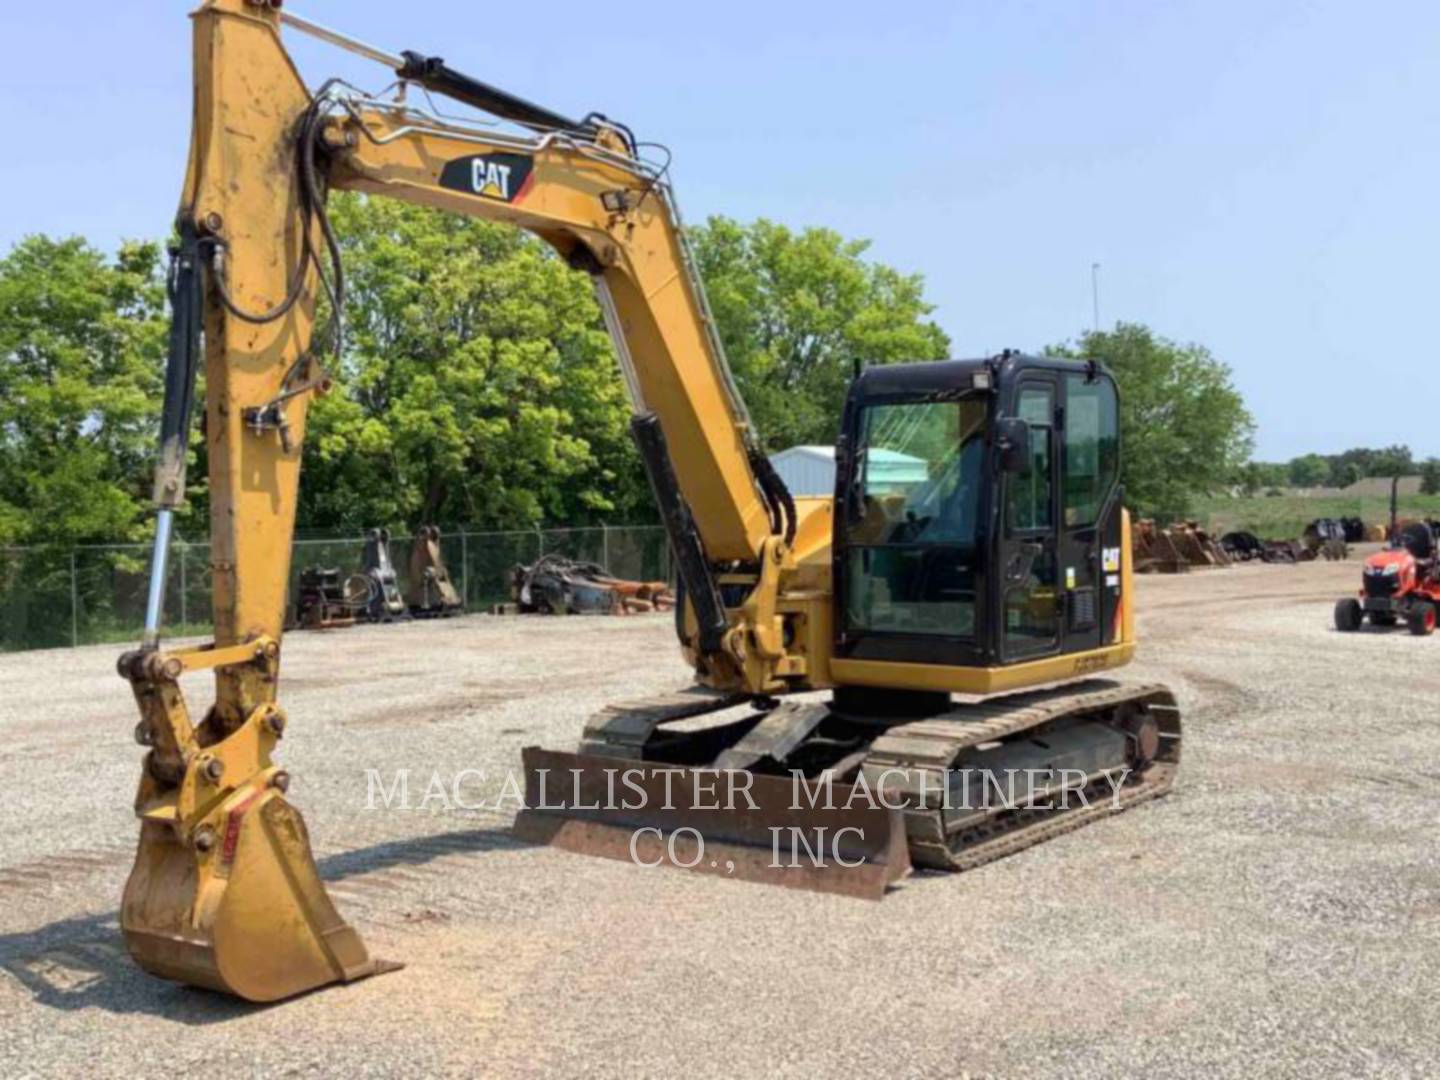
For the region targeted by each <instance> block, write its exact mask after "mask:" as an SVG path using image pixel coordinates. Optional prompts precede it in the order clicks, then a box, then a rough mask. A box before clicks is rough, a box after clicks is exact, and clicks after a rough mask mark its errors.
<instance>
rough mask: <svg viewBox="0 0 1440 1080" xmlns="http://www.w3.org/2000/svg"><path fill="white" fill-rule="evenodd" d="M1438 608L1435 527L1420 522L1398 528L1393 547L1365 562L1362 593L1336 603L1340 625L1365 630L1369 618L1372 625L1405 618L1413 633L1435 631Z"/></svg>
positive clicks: (1439, 583)
mask: <svg viewBox="0 0 1440 1080" xmlns="http://www.w3.org/2000/svg"><path fill="white" fill-rule="evenodd" d="M1437 609H1440V559H1437V558H1436V539H1435V530H1434V529H1433V528H1432V527H1431V526H1430V525H1429V524H1428V523H1426V522H1423V521H1417V522H1412V523H1411V524H1409V525H1406V526H1404V527H1403V528H1401V529H1399V530H1398V531H1397V530H1395V529H1393V528H1392V529H1391V533H1390V545H1389V546H1388V547H1387V548H1386V549H1385V550H1384V551H1377V552H1376V553H1375V554H1374V555H1371V556H1370V558H1368V559H1366V560H1365V571H1364V579H1363V585H1362V586H1361V589H1360V596H1359V597H1358V598H1356V597H1353V596H1347V597H1346V598H1345V599H1343V600H1340V601H1338V602H1336V604H1335V629H1337V630H1346V631H1350V630H1359V629H1360V625H1361V623H1363V622H1364V621H1365V620H1366V619H1367V618H1368V619H1369V620H1370V625H1371V626H1394V625H1395V624H1396V623H1397V622H1399V621H1401V620H1404V622H1405V624H1406V625H1407V626H1408V627H1409V628H1410V632H1411V633H1412V634H1433V633H1434V632H1435V620H1436V611H1437Z"/></svg>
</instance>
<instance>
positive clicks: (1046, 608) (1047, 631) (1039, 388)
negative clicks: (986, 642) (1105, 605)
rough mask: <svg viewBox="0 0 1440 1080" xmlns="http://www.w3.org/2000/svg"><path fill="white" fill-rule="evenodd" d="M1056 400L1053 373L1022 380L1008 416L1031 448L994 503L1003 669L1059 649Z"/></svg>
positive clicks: (1059, 604)
mask: <svg viewBox="0 0 1440 1080" xmlns="http://www.w3.org/2000/svg"><path fill="white" fill-rule="evenodd" d="M1057 394H1058V387H1057V384H1056V380H1055V375H1054V374H1053V373H1050V372H1036V373H1034V374H1027V375H1026V376H1024V378H1023V379H1021V381H1020V382H1019V384H1018V385H1017V387H1016V389H1015V400H1014V404H1013V406H1012V408H1011V410H1010V415H1012V416H1015V417H1018V418H1019V419H1021V420H1024V421H1025V422H1026V424H1027V425H1028V426H1029V435H1028V437H1029V440H1030V445H1029V448H1028V450H1029V452H1028V454H1027V456H1026V461H1025V465H1024V467H1023V468H1021V469H1019V470H1017V471H1014V472H1007V473H1005V474H1004V482H1003V487H1004V494H1003V496H1002V498H1001V501H1000V514H1001V520H1000V543H999V556H1000V557H999V560H998V562H997V567H996V570H997V573H996V580H997V586H996V587H997V591H998V593H999V603H998V605H997V607H996V610H998V611H999V612H1000V627H999V653H1000V660H1001V662H1002V663H1014V662H1016V661H1019V660H1030V659H1034V658H1036V657H1041V656H1049V655H1052V654H1054V653H1058V652H1059V651H1060V647H1061V604H1062V590H1061V584H1062V583H1061V579H1060V543H1059V540H1060V530H1059V519H1060V515H1059V501H1060V500H1059V483H1058V473H1059V449H1060V448H1059V445H1058V438H1057V435H1056V431H1055V415H1056V405H1057Z"/></svg>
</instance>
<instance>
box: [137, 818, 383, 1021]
mask: <svg viewBox="0 0 1440 1080" xmlns="http://www.w3.org/2000/svg"><path fill="white" fill-rule="evenodd" d="M221 821H222V822H223V827H222V831H221V833H220V835H219V836H218V837H213V836H212V837H211V840H210V841H208V843H210V844H212V845H213V846H211V847H210V848H209V850H207V851H203V852H201V851H198V850H197V849H195V848H193V847H191V846H187V845H185V844H182V843H180V842H179V841H178V840H177V839H176V838H175V833H174V830H173V829H171V828H170V826H169V825H167V824H162V823H159V822H153V821H146V822H145V823H144V824H143V825H142V826H141V838H140V851H139V855H138V856H137V858H136V860H135V867H134V869H133V870H132V871H131V874H130V879H129V881H128V882H127V883H126V886H125V897H124V901H123V905H122V908H121V917H120V923H121V929H122V931H123V932H124V935H125V944H126V947H127V948H128V949H129V951H130V954H131V956H133V957H134V958H135V961H136V963H138V964H139V965H140V966H141V967H143V968H144V969H145V970H146V971H149V972H151V973H152V974H154V975H158V976H160V977H162V978H166V979H175V980H178V981H180V982H184V983H189V984H192V985H195V986H203V987H207V988H209V989H211V990H220V991H224V992H226V993H230V994H234V995H236V996H238V997H241V998H245V999H246V1000H248V1001H255V1002H268V1001H278V1000H280V999H282V998H288V997H293V996H294V995H296V994H301V993H304V992H305V991H307V990H313V989H315V988H317V987H320V986H324V985H326V984H328V983H333V982H353V981H355V980H356V979H362V978H365V977H366V976H369V975H376V974H381V973H383V972H386V971H392V970H395V969H396V968H397V967H398V966H399V965H396V964H391V963H388V962H385V961H376V960H372V959H371V958H370V956H369V954H368V953H367V952H366V950H365V945H364V944H363V943H362V942H361V940H360V936H359V935H358V934H357V933H356V932H355V931H354V930H353V929H352V928H351V927H350V926H349V925H347V924H346V922H345V921H344V920H343V919H342V918H341V917H340V916H339V914H338V913H337V912H336V911H335V908H334V905H332V904H331V902H330V898H329V897H328V896H327V895H326V893H325V886H324V885H323V884H322V883H321V881H320V875H319V873H318V871H317V870H316V867H315V860H314V859H313V858H312V856H311V854H310V841H309V838H308V836H307V834H306V830H305V823H304V821H303V820H302V819H301V817H300V814H299V813H298V812H297V811H296V810H295V809H294V807H292V806H290V804H289V803H288V802H286V801H285V799H284V797H283V796H282V795H281V794H280V793H279V792H278V791H276V790H274V789H269V790H261V791H254V790H247V791H237V792H235V793H234V794H233V795H232V796H231V798H230V799H228V800H227V801H226V802H225V804H224V806H223V807H222V808H221Z"/></svg>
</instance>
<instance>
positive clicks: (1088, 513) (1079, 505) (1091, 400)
mask: <svg viewBox="0 0 1440 1080" xmlns="http://www.w3.org/2000/svg"><path fill="white" fill-rule="evenodd" d="M1065 395H1066V396H1065V476H1064V481H1065V483H1064V492H1063V500H1064V514H1065V527H1066V528H1069V529H1074V528H1084V527H1086V526H1089V525H1094V524H1095V521H1096V519H1097V518H1099V516H1100V511H1101V510H1102V509H1103V508H1104V505H1105V500H1106V499H1107V498H1108V497H1109V495H1110V491H1111V489H1112V488H1114V486H1115V484H1116V481H1117V480H1118V479H1119V473H1120V409H1119V402H1118V401H1117V399H1116V396H1115V384H1114V383H1112V382H1111V381H1110V380H1109V379H1108V378H1105V377H1103V376H1102V377H1100V378H1097V379H1094V380H1093V381H1090V382H1087V381H1086V378H1085V376H1084V375H1080V374H1075V375H1067V376H1065Z"/></svg>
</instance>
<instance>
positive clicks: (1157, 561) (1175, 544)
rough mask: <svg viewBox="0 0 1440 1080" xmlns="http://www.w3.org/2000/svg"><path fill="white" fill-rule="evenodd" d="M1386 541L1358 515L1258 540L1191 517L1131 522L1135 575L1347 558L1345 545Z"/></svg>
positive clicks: (1324, 520)
mask: <svg viewBox="0 0 1440 1080" xmlns="http://www.w3.org/2000/svg"><path fill="white" fill-rule="evenodd" d="M1383 539H1385V530H1384V529H1383V528H1378V527H1375V526H1367V525H1366V524H1365V523H1364V522H1363V521H1361V520H1360V519H1359V518H1358V517H1347V518H1317V519H1315V520H1314V521H1312V522H1310V524H1309V525H1307V526H1305V530H1304V532H1303V533H1302V534H1301V536H1300V539H1299V540H1262V539H1261V538H1260V537H1259V536H1256V535H1255V534H1254V533H1253V532H1247V531H1244V530H1236V531H1234V532H1227V533H1226V534H1225V535H1224V536H1222V537H1220V539H1219V541H1218V542H1216V541H1215V540H1213V539H1211V537H1210V534H1209V533H1207V532H1206V531H1205V530H1204V529H1202V528H1200V525H1199V523H1197V522H1194V521H1185V522H1180V523H1178V524H1175V525H1171V526H1169V527H1168V528H1161V527H1159V526H1157V525H1156V524H1155V522H1154V521H1153V520H1150V519H1148V518H1146V519H1142V520H1140V521H1137V522H1136V523H1135V528H1134V531H1133V534H1132V547H1133V549H1134V556H1135V570H1136V572H1137V573H1142V574H1146V573H1150V574H1154V573H1161V574H1182V573H1185V572H1187V571H1189V570H1190V569H1192V568H1195V567H1220V566H1230V565H1233V564H1234V563H1237V562H1267V563H1298V562H1310V561H1312V560H1314V559H1326V560H1329V561H1336V560H1340V559H1347V558H1349V557H1350V545H1351V544H1358V543H1363V542H1366V541H1373V540H1383Z"/></svg>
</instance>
